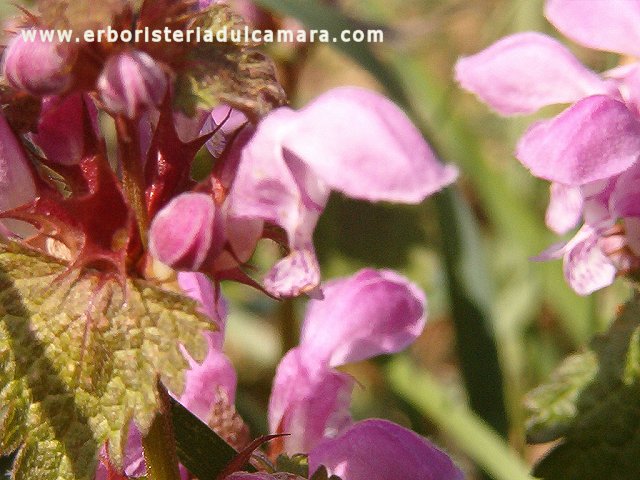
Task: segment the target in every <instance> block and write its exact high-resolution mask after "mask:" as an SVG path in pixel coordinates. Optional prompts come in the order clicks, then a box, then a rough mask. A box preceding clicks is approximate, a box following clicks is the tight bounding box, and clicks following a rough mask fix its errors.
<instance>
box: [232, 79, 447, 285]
mask: <svg viewBox="0 0 640 480" xmlns="http://www.w3.org/2000/svg"><path fill="white" fill-rule="evenodd" d="M456 175H457V171H456V169H455V168H453V167H450V166H443V165H442V164H440V162H439V161H438V160H437V159H436V158H435V156H434V154H433V152H432V151H431V149H430V148H429V146H428V145H427V144H426V142H425V141H424V139H423V138H422V136H421V135H420V133H419V132H418V131H417V130H416V128H415V127H414V126H413V125H412V124H411V122H410V121H409V119H408V118H407V117H406V115H405V114H404V113H403V112H402V111H401V110H400V109H399V108H398V107H396V106H395V105H394V104H393V103H391V102H390V101H389V100H387V99H386V98H384V97H382V96H380V95H378V94H376V93H373V92H369V91H367V90H363V89H360V88H354V87H343V88H337V89H334V90H331V91H329V92H327V93H325V94H324V95H322V96H320V97H319V98H317V99H316V100H315V101H314V102H312V103H311V104H309V105H308V106H306V107H305V108H303V109H302V110H300V111H297V112H296V111H293V110H291V109H289V108H286V107H284V108H279V109H277V110H275V111H273V112H272V113H271V114H269V115H268V116H267V117H266V118H265V119H264V120H263V121H262V122H261V123H260V124H259V125H258V127H257V129H256V131H255V133H254V134H253V136H252V137H251V139H250V140H249V141H248V143H247V144H246V146H245V147H244V148H243V150H242V153H241V158H240V163H239V167H238V171H237V174H236V178H235V181H234V183H233V186H232V189H231V192H230V198H229V201H230V211H231V212H232V214H233V215H235V216H238V217H245V218H260V219H263V220H265V221H267V222H271V223H274V224H276V225H278V226H280V227H282V228H283V229H284V231H285V232H286V234H287V237H288V242H289V247H290V250H291V253H290V254H289V256H287V257H286V258H284V259H283V260H281V261H280V262H279V263H278V264H276V265H275V266H274V268H273V269H272V270H271V272H270V273H269V274H268V275H267V277H266V279H265V288H266V289H267V290H268V291H269V292H270V293H272V294H273V295H275V296H280V297H283V296H295V295H299V294H300V293H303V292H308V291H310V290H312V289H314V288H316V287H317V285H318V284H319V281H320V273H319V266H318V263H317V260H316V258H315V253H314V249H313V244H312V235H313V230H314V228H315V225H316V223H317V221H318V218H319V216H320V214H321V213H322V210H323V209H324V207H325V205H326V203H327V201H328V198H329V193H330V192H331V190H337V191H340V192H342V193H344V194H346V195H348V196H350V197H352V198H357V199H363V200H369V201H393V202H402V203H418V202H420V201H422V200H423V199H424V198H425V197H427V196H428V195H430V194H432V193H434V192H436V191H438V190H439V189H441V188H443V187H444V186H446V185H448V184H449V183H451V182H452V181H453V180H454V179H455V178H456Z"/></svg>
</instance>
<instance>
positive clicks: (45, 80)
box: [2, 34, 75, 96]
mask: <svg viewBox="0 0 640 480" xmlns="http://www.w3.org/2000/svg"><path fill="white" fill-rule="evenodd" d="M74 55H75V52H74V51H73V49H72V48H71V46H70V45H69V44H59V43H56V42H45V41H42V40H41V39H40V37H39V36H38V35H36V36H35V37H34V41H33V42H31V41H25V40H24V39H23V37H22V34H17V35H15V36H14V37H13V38H12V39H11V41H10V42H9V44H8V45H7V48H6V49H5V51H4V56H3V65H2V74H3V75H4V77H5V78H6V79H7V80H8V81H9V83H10V84H11V85H12V86H14V87H15V88H17V89H18V90H25V91H27V92H29V93H30V94H32V95H38V96H40V95H57V94H60V93H63V92H64V91H65V90H67V89H68V88H69V87H70V86H71V83H72V76H71V65H72V63H73V62H72V59H73V57H74Z"/></svg>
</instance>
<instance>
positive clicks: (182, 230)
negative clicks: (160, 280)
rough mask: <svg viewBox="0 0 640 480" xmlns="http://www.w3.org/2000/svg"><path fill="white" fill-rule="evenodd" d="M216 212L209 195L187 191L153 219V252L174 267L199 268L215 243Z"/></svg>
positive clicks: (152, 253) (151, 239) (150, 232)
mask: <svg viewBox="0 0 640 480" xmlns="http://www.w3.org/2000/svg"><path fill="white" fill-rule="evenodd" d="M215 214H216V208H215V205H214V203H213V200H212V198H211V196H209V195H206V194H203V193H183V194H182V195H179V196H177V197H176V198H174V199H173V200H171V202H169V204H167V205H166V206H165V207H164V208H163V209H162V210H160V212H159V213H158V214H157V215H156V217H155V218H154V219H153V223H152V224H151V229H150V231H149V252H150V253H151V255H152V256H153V257H155V258H157V259H158V260H160V261H161V262H162V263H164V264H166V265H169V266H171V267H173V268H176V269H182V270H198V268H200V266H201V265H202V263H203V262H204V260H205V258H206V257H207V255H208V254H209V253H210V249H211V246H212V244H213V243H214V242H213V236H214V220H215ZM215 243H216V244H217V243H218V242H215Z"/></svg>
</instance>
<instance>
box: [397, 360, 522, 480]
mask: <svg viewBox="0 0 640 480" xmlns="http://www.w3.org/2000/svg"><path fill="white" fill-rule="evenodd" d="M387 368H388V370H387V373H388V375H387V378H389V380H390V383H391V387H392V388H393V390H394V391H395V392H396V393H397V394H398V395H400V396H402V397H403V398H404V399H405V400H406V401H407V402H409V404H411V405H412V406H413V407H415V408H417V409H418V410H419V411H420V412H422V414H423V415H425V416H426V417H428V418H429V419H431V420H432V421H433V422H435V423H436V424H437V425H438V427H439V428H440V429H441V430H442V431H443V432H446V434H447V435H448V436H449V437H451V438H452V439H453V440H454V441H455V443H456V445H457V446H458V447H459V448H460V449H461V450H462V451H464V453H465V454H467V455H468V456H469V457H471V458H472V459H473V460H474V461H475V462H476V463H477V464H478V465H479V466H480V467H482V469H483V470H485V471H486V472H487V473H488V474H489V475H491V478H493V479H495V480H532V478H533V477H531V475H530V474H529V467H528V466H527V465H526V464H525V463H523V462H522V460H520V458H519V457H518V456H517V455H516V454H515V452H513V451H512V450H511V449H510V448H509V447H508V445H507V444H506V442H505V441H504V440H503V439H502V438H501V437H500V435H498V434H497V433H496V432H495V431H494V430H492V429H491V428H490V427H489V426H488V425H487V424H486V423H485V422H484V421H483V420H482V419H481V418H479V417H478V416H477V415H474V414H473V412H472V411H471V410H469V409H468V408H466V407H464V406H462V405H459V404H457V403H456V402H455V401H454V400H452V399H451V398H450V397H449V395H448V394H447V392H446V391H445V390H444V389H443V388H442V387H441V386H440V385H439V384H438V382H437V381H436V380H435V379H434V378H432V377H431V375H429V374H428V373H426V372H424V371H422V370H418V369H417V368H416V367H414V366H413V365H412V364H411V363H410V361H409V360H408V359H407V358H406V357H405V358H403V357H398V358H395V359H393V360H392V361H391V362H390V363H389V366H388V367H387Z"/></svg>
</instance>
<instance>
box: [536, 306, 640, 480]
mask: <svg viewBox="0 0 640 480" xmlns="http://www.w3.org/2000/svg"><path fill="white" fill-rule="evenodd" d="M639 332H640V297H638V296H636V298H635V299H633V300H632V301H630V302H629V303H628V304H627V305H626V306H625V307H624V309H623V310H622V312H621V313H620V315H619V316H618V318H617V319H616V320H615V322H614V323H613V325H612V326H611V328H610V329H609V331H608V332H607V333H606V334H603V335H601V336H599V337H597V338H596V339H594V341H593V345H592V351H593V352H592V353H591V354H589V355H592V356H593V360H587V361H586V362H585V365H583V366H582V367H583V368H577V367H576V366H572V367H570V368H569V367H567V365H566V364H565V365H563V367H561V368H562V369H564V370H565V371H564V372H562V371H561V372H560V373H559V374H557V375H556V378H555V379H554V381H555V383H556V385H554V384H553V383H552V385H551V386H549V387H544V388H547V392H553V391H554V390H555V391H558V392H560V393H562V384H561V383H560V384H558V382H557V380H558V378H565V377H567V375H568V373H569V372H570V371H571V370H572V369H573V371H574V374H576V375H577V377H578V379H577V380H574V381H573V382H574V384H575V385H578V389H577V390H578V393H577V394H575V393H572V392H571V388H574V387H567V388H566V391H568V392H570V394H569V395H566V398H565V399H560V400H558V399H555V400H554V401H551V402H549V405H548V406H549V408H550V409H551V412H543V411H542V410H539V411H536V415H537V416H538V417H540V416H541V415H545V416H546V418H549V419H556V420H558V421H559V423H558V428H557V431H558V432H563V433H564V436H563V438H562V440H561V441H560V443H559V445H558V446H557V447H555V448H554V449H553V450H552V451H551V452H550V453H549V454H548V455H547V456H546V457H545V458H544V459H542V461H541V462H540V463H539V464H538V465H537V466H536V469H535V473H536V475H538V476H540V477H542V478H544V479H546V480H574V479H575V480H577V479H580V480H590V479H594V480H595V479H602V478H610V479H629V480H631V479H637V478H640V463H639V462H638V458H640V376H639V375H638V372H639V370H638V364H639V362H640V354H639V352H640V348H639V347H640V346H639V345H638V342H639V339H640V333H639ZM590 362H595V365H589V364H590ZM596 368H597V370H596ZM567 370H569V372H567ZM592 371H595V374H592V373H591V372H592ZM589 377H590V378H591V380H590V381H588V380H587V381H588V383H587V384H586V385H583V386H582V385H580V384H581V383H582V382H584V380H585V379H588V378H589ZM565 385H566V379H565ZM538 391H539V392H540V390H538ZM543 391H544V390H543ZM550 396H551V397H553V395H550ZM561 396H562V395H561ZM535 397H536V398H538V399H540V398H541V396H540V394H538V395H537V396H535ZM572 398H573V400H574V407H569V406H568V403H567V402H568V401H569V400H571V399H572ZM540 405H542V402H540ZM559 405H561V406H562V409H564V411H565V412H568V411H570V409H571V408H573V409H575V414H574V415H573V418H572V419H571V415H566V414H565V415H564V416H563V415H559V416H558V415H555V416H554V412H553V409H554V408H557V407H558V406H559ZM568 421H570V422H568ZM567 423H568V424H567ZM532 424H533V425H535V426H538V425H539V423H538V422H533V423H532ZM552 427H553V425H552V424H551V423H549V424H547V425H545V428H546V429H547V430H546V432H545V433H552V432H553V429H552ZM551 437H552V435H547V438H551Z"/></svg>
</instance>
